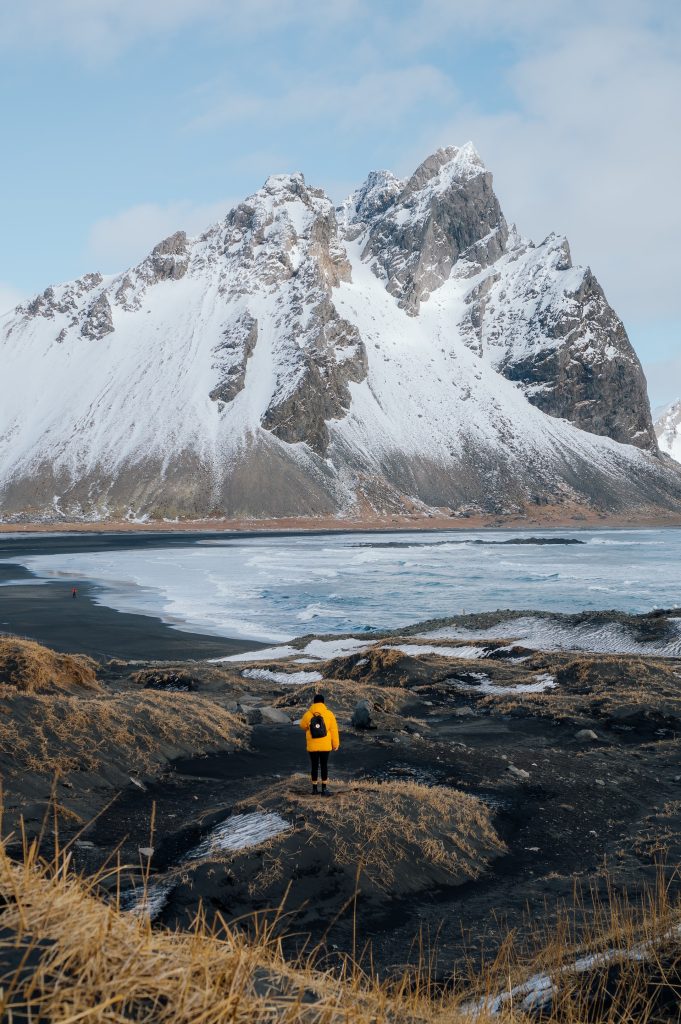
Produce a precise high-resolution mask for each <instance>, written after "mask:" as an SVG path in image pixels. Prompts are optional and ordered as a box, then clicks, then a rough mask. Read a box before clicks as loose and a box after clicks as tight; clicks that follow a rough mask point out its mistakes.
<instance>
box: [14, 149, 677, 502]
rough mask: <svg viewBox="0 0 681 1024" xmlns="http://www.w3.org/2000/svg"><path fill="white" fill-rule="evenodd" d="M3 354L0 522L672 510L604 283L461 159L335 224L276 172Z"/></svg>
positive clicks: (50, 316)
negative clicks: (521, 224) (535, 232)
mask: <svg viewBox="0 0 681 1024" xmlns="http://www.w3.org/2000/svg"><path fill="white" fill-rule="evenodd" d="M0 358H1V359H2V365H3V366H4V368H5V372H4V374H3V380H4V385H3V384H0V389H1V390H0V396H1V397H2V404H1V405H0V410H4V412H0V516H2V517H3V518H7V517H8V516H9V517H22V516H25V517H28V518H30V517H31V516H34V517H38V516H45V515H49V514H50V513H51V511H52V512H54V513H55V514H58V515H65V514H66V515H68V516H69V517H72V518H76V519H77V518H103V519H107V518H121V517H124V516H126V515H133V516H151V517H163V516H170V517H173V516H174V517H177V516H179V517H181V518H201V517H204V516H239V515H251V516H256V517H257V516H264V517H267V516H274V517H282V516H292V515H293V516H296V515H312V516H315V515H319V516H324V515H333V514H336V513H343V514H347V513H348V512H349V511H352V510H353V509H358V508H361V507H368V508H370V509H373V510H374V511H375V512H377V513H389V512H400V511H403V510H405V509H409V508H413V507H420V508H424V509H425V508H435V509H440V510H451V511H453V512H460V511H461V510H465V509H470V508H473V509H474V510H477V511H482V512H492V513H495V514H501V513H504V512H506V513H510V512H512V513H517V512H519V511H522V510H523V509H526V508H528V507H529V508H537V507H542V506H544V505H547V504H555V505H560V504H561V503H562V504H565V505H566V506H567V505H574V506H575V507H583V508H584V509H596V510H603V511H605V512H613V513H617V512H622V511H626V510H633V509H639V510H642V509H646V510H649V509H655V508H658V509H666V510H670V509H677V508H678V507H679V501H680V500H681V470H679V469H678V467H676V466H675V465H673V464H672V463H671V461H670V460H669V459H667V458H666V457H664V456H661V455H660V453H659V451H658V448H657V442H656V438H655V433H654V431H653V426H652V419H651V416H650V408H649V405H648V400H647V396H646V392H645V379H644V377H643V373H642V371H641V368H640V363H639V362H638V359H637V357H636V354H635V353H634V351H633V349H632V348H631V345H630V344H629V341H628V338H627V337H626V332H625V330H624V327H623V326H622V324H621V321H620V320H619V318H617V316H616V314H615V313H614V311H613V310H612V309H611V307H610V306H609V305H608V304H607V300H606V299H605V296H604V294H603V292H602V290H601V289H600V286H599V285H598V282H597V281H596V279H595V278H594V277H593V274H592V273H591V271H590V270H589V269H588V268H586V269H582V268H574V267H573V266H572V261H571V258H570V254H569V246H568V245H567V241H566V240H564V239H561V238H559V237H557V236H549V238H548V239H546V240H545V241H544V242H542V243H541V244H540V245H535V244H534V243H532V242H530V241H528V240H526V239H523V238H522V236H520V235H519V234H518V232H517V231H515V229H510V230H509V228H508V226H507V225H506V221H505V219H504V216H503V212H502V211H501V208H500V206H499V204H498V201H497V199H496V196H495V194H494V191H493V187H492V176H491V174H490V172H489V171H488V170H487V169H486V168H485V166H484V164H483V163H482V161H481V159H480V157H479V156H478V154H477V153H476V151H475V149H474V147H472V145H471V144H467V145H466V146H463V147H460V148H456V147H448V148H447V149H445V150H438V151H437V153H435V154H432V155H431V156H430V157H428V158H427V159H426V160H425V161H424V162H423V163H422V164H421V165H420V166H419V168H417V169H416V171H415V172H414V174H413V175H411V176H410V178H408V179H406V181H401V180H400V179H397V178H395V177H394V175H392V174H390V172H371V174H370V175H369V176H368V178H367V179H366V181H365V182H364V183H363V185H362V186H360V188H359V189H357V190H356V191H355V193H353V195H352V196H351V197H350V198H349V199H348V200H347V201H346V202H345V203H344V204H343V205H342V206H341V207H339V208H334V206H333V204H332V203H331V201H330V200H329V199H328V198H327V197H326V195H325V194H324V192H323V191H322V190H321V189H316V188H313V187H311V186H309V185H307V183H306V182H305V179H304V176H303V175H302V174H301V173H299V172H297V173H294V174H288V175H272V176H270V177H269V178H268V179H267V181H266V182H265V184H264V185H263V187H262V188H261V189H259V190H258V191H257V192H256V193H254V194H253V195H252V196H250V197H248V198H247V199H246V200H244V201H243V202H242V203H240V204H238V205H237V206H236V207H234V208H233V209H232V210H230V211H229V212H228V213H227V214H226V216H225V217H224V218H223V219H222V220H221V221H219V222H218V223H216V224H214V225H212V226H210V227H209V228H208V229H207V230H206V231H204V232H203V233H202V234H200V235H198V236H197V237H196V238H194V239H188V238H187V236H186V234H185V233H184V232H181V231H178V232H176V233H175V234H173V235H171V236H169V237H168V238H167V239H164V240H163V241H161V242H160V243H159V244H158V245H156V246H155V247H154V248H153V249H152V251H151V253H150V254H149V255H148V256H147V257H145V259H144V260H142V261H141V262H140V263H139V264H137V265H136V266H135V267H133V268H130V269H129V270H127V271H124V272H122V273H120V274H115V275H109V276H107V277H103V276H102V275H101V274H86V275H84V276H83V277H81V278H79V279H77V280H76V281H72V282H67V283H66V284H63V285H58V286H53V287H51V288H48V289H46V290H45V291H44V292H43V293H42V294H41V295H39V296H36V297H34V298H33V299H32V300H30V301H29V302H27V303H25V304H23V305H21V306H19V307H17V308H16V309H15V310H14V311H12V312H10V313H8V314H6V315H5V316H4V317H2V318H0ZM570 421H571V422H570ZM582 428H586V429H582ZM57 510H58V511H57Z"/></svg>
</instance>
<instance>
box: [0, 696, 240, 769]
mask: <svg viewBox="0 0 681 1024" xmlns="http://www.w3.org/2000/svg"><path fill="white" fill-rule="evenodd" d="M248 735H249V729H248V727H247V726H246V725H245V723H244V722H243V721H242V719H240V718H238V717H237V716H236V715H233V714H231V713H230V712H229V711H225V710H224V709H223V708H221V707H220V706H219V705H218V704H216V703H215V702H214V701H212V700H210V699H209V698H206V697H201V696H197V695H194V694H184V693H163V692H154V691H153V690H149V691H145V692H144V693H141V694H129V693H126V694H119V695H117V696H112V697H94V698H91V699H83V698H79V697H60V696H55V697H52V696H44V695H40V696H36V697H34V698H32V699H28V698H25V699H24V700H23V701H21V702H20V703H18V704H15V705H14V706H13V707H12V709H11V713H10V714H6V715H3V716H2V718H0V754H5V755H8V756H10V757H11V759H12V762H13V765H14V766H15V767H17V768H20V769H21V768H28V769H29V770H30V771H34V772H38V773H41V774H48V775H49V774H52V773H54V772H55V771H59V772H60V773H62V774H65V773H68V772H70V771H84V770H87V771H97V770H99V769H100V768H101V767H102V766H103V765H108V766H110V768H111V770H113V769H114V768H115V770H116V771H117V772H118V773H121V772H122V773H123V774H125V773H126V772H129V771H132V770H134V771H151V770H153V768H154V766H155V765H156V764H158V763H159V762H160V761H164V760H169V759H170V758H172V757H179V756H181V755H182V754H187V753H194V752H205V751H210V750H222V749H225V747H226V746H234V747H240V746H242V745H243V744H244V743H245V741H246V738H247V737H248Z"/></svg>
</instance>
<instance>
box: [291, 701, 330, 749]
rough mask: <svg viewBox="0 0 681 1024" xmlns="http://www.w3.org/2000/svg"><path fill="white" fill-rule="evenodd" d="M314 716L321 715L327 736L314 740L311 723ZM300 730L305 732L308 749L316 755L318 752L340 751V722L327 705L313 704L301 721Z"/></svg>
mask: <svg viewBox="0 0 681 1024" xmlns="http://www.w3.org/2000/svg"><path fill="white" fill-rule="evenodd" d="M313 715H321V716H322V718H323V719H324V721H325V723H326V736H320V737H319V739H313V738H312V736H310V722H311V721H312V716H313ZM299 724H300V728H301V729H304V730H305V734H306V735H305V739H306V741H307V749H308V750H309V751H311V752H312V753H314V752H315V751H318V750H338V748H339V746H340V737H339V735H338V722H337V721H336V716H335V715H334V713H333V711H329V709H328V708H327V706H326V704H312V705H311V707H310V710H309V711H306V712H305V714H304V715H303V717H302V718H301V719H300V723H299Z"/></svg>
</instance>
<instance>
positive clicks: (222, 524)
mask: <svg viewBox="0 0 681 1024" xmlns="http://www.w3.org/2000/svg"><path fill="white" fill-rule="evenodd" d="M665 526H670V527H678V526H681V514H679V513H675V512H661V511H659V510H654V511H653V510H651V511H650V512H649V513H646V512H641V513H640V514H636V513H628V514H627V515H619V516H618V515H611V514H608V513H606V512H597V511H594V510H593V509H588V508H586V509H583V510H579V511H574V512H571V511H570V510H569V509H567V508H566V507H565V505H560V506H557V507H556V508H555V509H553V510H551V511H543V512H542V513H541V514H539V513H532V514H528V515H510V516H501V515H478V514H472V513H471V514H470V515H457V516H452V515H450V514H449V513H442V514H440V513H438V512H437V511H433V512H418V513H413V514H408V515H389V516H371V515H366V516H359V517H354V516H348V517H339V516H291V517H286V516H283V517H280V518H276V519H266V518H263V519H260V518H258V519H253V518H244V519H238V518H236V519H183V520H172V521H167V520H163V519H153V520H149V521H139V520H136V521H134V522H130V521H127V520H115V519H106V520H101V521H92V522H85V521H82V520H68V519H54V520H49V521H36V520H29V521H26V520H24V519H23V518H17V520H16V521H5V522H1V523H0V534H1V533H9V534H14V533H18V534H23V533H29V534H30V533H52V534H54V533H83V534H88V533H97V534H99V533H105V534H107V533H111V534H115V533H125V534H136V533H163V534H166V535H168V534H173V533H230V532H234V533H240V534H241V533H247V534H252V535H255V536H257V535H258V534H259V533H261V532H265V533H271V534H274V535H276V534H278V533H282V534H288V533H292V532H301V533H311V534H314V533H337V532H340V533H346V532H348V531H353V532H354V531H358V532H365V531H366V532H372V531H377V532H393V531H396V530H434V531H437V530H485V529H496V530H498V529H508V530H524V529H528V528H530V527H536V528H541V529H550V528H555V529H590V530H591V529H636V528H658V527H665Z"/></svg>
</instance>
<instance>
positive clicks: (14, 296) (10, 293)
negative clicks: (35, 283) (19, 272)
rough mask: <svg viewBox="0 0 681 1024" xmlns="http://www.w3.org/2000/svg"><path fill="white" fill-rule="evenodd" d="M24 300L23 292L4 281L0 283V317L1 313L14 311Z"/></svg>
mask: <svg viewBox="0 0 681 1024" xmlns="http://www.w3.org/2000/svg"><path fill="white" fill-rule="evenodd" d="M25 298H26V296H25V294H24V293H23V292H20V291H19V289H18V288H15V287H14V285H12V284H8V283H7V282H6V281H0V316H1V315H2V314H3V313H7V312H8V311H9V310H10V309H14V307H15V306H18V305H19V303H20V302H22V301H23V300H24V299H25Z"/></svg>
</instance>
